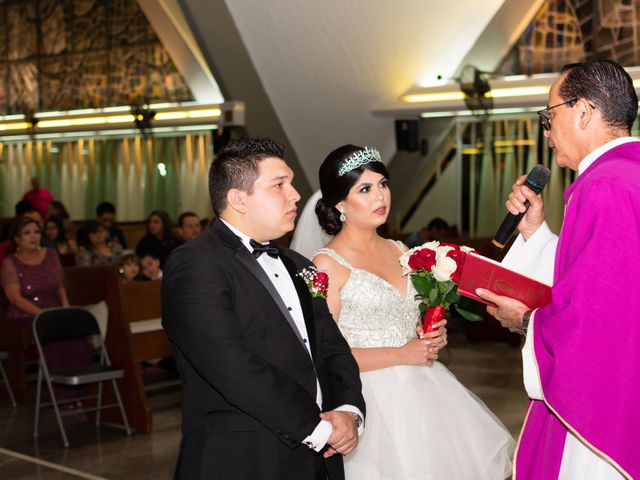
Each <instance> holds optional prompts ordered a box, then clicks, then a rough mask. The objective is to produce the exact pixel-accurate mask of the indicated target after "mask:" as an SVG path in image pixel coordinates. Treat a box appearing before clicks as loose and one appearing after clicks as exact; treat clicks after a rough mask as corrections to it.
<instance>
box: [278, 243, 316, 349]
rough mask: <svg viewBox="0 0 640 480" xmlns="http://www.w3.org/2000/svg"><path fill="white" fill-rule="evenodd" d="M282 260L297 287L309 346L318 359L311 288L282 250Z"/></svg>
mask: <svg viewBox="0 0 640 480" xmlns="http://www.w3.org/2000/svg"><path fill="white" fill-rule="evenodd" d="M280 258H281V259H282V263H284V266H285V268H286V269H287V271H288V272H289V276H290V277H291V280H292V281H293V284H294V285H295V287H296V292H298V298H299V299H300V306H301V307H302V314H303V315H304V324H305V325H306V327H307V335H308V336H309V346H310V348H311V356H312V357H313V358H314V359H315V358H316V322H315V317H314V314H313V303H312V299H311V294H310V293H309V287H308V286H307V284H306V283H305V281H304V280H303V279H302V278H301V277H300V275H298V273H299V271H298V269H297V268H296V265H295V264H294V263H293V260H291V259H290V258H289V257H287V256H286V255H284V254H283V252H282V250H280Z"/></svg>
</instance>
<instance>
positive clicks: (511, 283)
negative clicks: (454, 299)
mask: <svg viewBox="0 0 640 480" xmlns="http://www.w3.org/2000/svg"><path fill="white" fill-rule="evenodd" d="M477 288H484V289H485V290H490V291H492V292H493V293H497V294H498V295H504V296H507V297H512V298H515V299H518V300H520V301H521V302H522V303H524V304H525V305H527V306H528V307H529V308H531V309H535V308H538V307H544V306H545V305H546V304H548V303H550V302H551V287H550V286H549V285H547V284H546V283H542V282H539V281H537V280H534V279H533V278H530V277H527V276H526V275H522V274H520V273H517V272H514V271H513V270H509V269H508V268H506V267H505V266H504V265H502V264H501V263H498V262H496V261H494V260H491V259H490V258H487V257H483V256H482V255H478V254H475V253H470V254H469V255H467V259H466V261H465V262H464V268H463V270H462V276H461V278H460V284H459V285H458V293H459V294H460V295H464V296H465V297H469V298H472V299H473V300H477V301H479V302H482V303H486V304H487V305H493V304H492V303H490V302H487V301H486V300H483V299H482V298H480V297H478V296H477V295H476V289H477ZM494 306H495V305H494Z"/></svg>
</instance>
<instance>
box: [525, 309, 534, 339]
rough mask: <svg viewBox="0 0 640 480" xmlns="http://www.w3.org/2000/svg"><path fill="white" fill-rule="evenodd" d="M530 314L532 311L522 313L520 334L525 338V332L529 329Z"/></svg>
mask: <svg viewBox="0 0 640 480" xmlns="http://www.w3.org/2000/svg"><path fill="white" fill-rule="evenodd" d="M532 313H533V310H527V311H526V312H524V315H522V334H523V335H524V336H525V337H526V336H527V330H528V329H529V321H531V314H532Z"/></svg>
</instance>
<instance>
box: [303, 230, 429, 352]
mask: <svg viewBox="0 0 640 480" xmlns="http://www.w3.org/2000/svg"><path fill="white" fill-rule="evenodd" d="M394 243H395V242H394ZM397 245H398V248H399V249H400V250H402V248H401V246H400V244H397ZM320 253H323V254H325V255H328V256H330V257H331V258H333V259H334V260H335V261H336V262H338V263H339V264H340V265H342V266H344V267H345V268H348V269H349V270H351V275H350V276H349V278H348V279H347V281H346V282H345V284H344V285H343V287H342V290H341V291H340V301H341V303H342V309H341V310H340V318H339V320H338V327H340V331H341V332H342V335H343V336H344V338H346V340H347V342H349V345H350V346H351V347H352V348H363V347H364V348H366V347H401V346H402V345H404V344H405V343H407V341H409V339H411V338H413V337H415V335H416V325H417V323H418V319H419V316H420V312H419V310H418V303H417V302H416V301H415V300H414V299H413V297H414V295H415V290H414V289H413V285H412V284H411V282H410V281H409V279H407V295H406V298H402V296H401V294H400V292H398V290H396V289H395V288H394V287H393V285H391V284H390V283H389V282H387V281H386V280H384V279H382V278H380V277H378V276H377V275H374V274H373V273H371V272H368V271H366V270H362V269H360V268H355V267H353V266H352V265H351V264H350V263H349V262H347V260H345V259H344V258H343V257H342V256H340V254H338V252H336V251H335V250H333V249H330V248H322V249H320V250H318V251H317V252H316V255H318V254H320Z"/></svg>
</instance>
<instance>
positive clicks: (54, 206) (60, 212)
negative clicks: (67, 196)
mask: <svg viewBox="0 0 640 480" xmlns="http://www.w3.org/2000/svg"><path fill="white" fill-rule="evenodd" d="M47 217H60V218H61V219H62V224H63V225H64V230H65V233H66V235H67V236H68V237H69V239H72V238H74V237H73V236H72V233H73V232H74V231H75V228H74V226H73V222H72V221H71V216H70V215H69V212H68V211H67V207H65V206H64V203H62V202H61V201H60V200H52V201H51V202H49V212H48V214H47Z"/></svg>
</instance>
